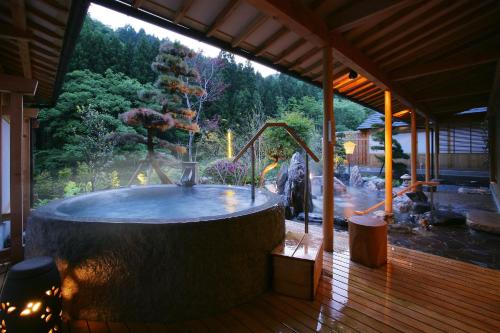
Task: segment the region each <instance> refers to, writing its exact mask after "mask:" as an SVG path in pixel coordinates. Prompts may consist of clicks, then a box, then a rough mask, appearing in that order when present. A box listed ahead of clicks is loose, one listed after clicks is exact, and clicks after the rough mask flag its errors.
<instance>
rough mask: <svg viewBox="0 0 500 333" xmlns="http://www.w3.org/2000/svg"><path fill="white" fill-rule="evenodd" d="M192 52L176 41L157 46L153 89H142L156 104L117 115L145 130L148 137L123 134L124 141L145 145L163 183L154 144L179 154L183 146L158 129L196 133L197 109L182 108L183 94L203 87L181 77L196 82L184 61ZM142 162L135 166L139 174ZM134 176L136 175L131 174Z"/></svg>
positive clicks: (146, 98)
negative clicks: (154, 107) (155, 77)
mask: <svg viewBox="0 0 500 333" xmlns="http://www.w3.org/2000/svg"><path fill="white" fill-rule="evenodd" d="M194 55H195V54H194V52H193V51H191V50H190V49H188V48H187V47H185V46H183V45H181V44H179V43H170V42H165V43H162V44H161V45H160V49H159V54H158V56H157V57H156V58H155V60H154V61H153V63H152V64H151V68H152V70H153V71H154V72H155V73H156V74H157V79H156V81H155V83H154V89H151V90H146V91H141V92H140V93H139V97H140V98H141V100H143V101H145V102H149V103H154V104H155V105H157V109H156V110H155V109H152V108H145V107H143V108H136V109H131V110H129V111H127V112H125V113H123V114H121V115H120V117H121V119H122V120H123V122H125V123H126V124H128V125H134V126H135V125H139V126H142V127H144V128H145V129H146V130H147V138H138V136H137V135H126V137H125V138H123V137H122V139H121V142H123V141H125V142H126V141H135V142H137V143H142V144H145V145H146V146H147V149H148V156H147V160H146V161H144V162H145V163H147V164H150V165H151V166H152V167H153V169H154V170H155V172H156V173H157V174H158V176H159V178H160V180H161V182H162V183H164V184H165V183H171V181H170V180H169V179H168V177H167V176H166V175H165V174H164V173H163V172H162V170H161V168H160V160H161V157H160V156H159V155H157V154H156V152H155V146H160V147H162V148H166V149H169V150H170V151H172V152H174V153H178V154H185V153H186V148H185V147H183V146H179V145H175V144H173V143H171V142H168V141H167V140H163V139H160V138H157V136H158V134H159V133H160V132H165V131H167V130H170V129H180V130H184V131H187V132H198V131H199V127H198V124H195V123H192V119H193V118H194V117H195V116H196V112H195V111H193V110H191V109H189V108H186V107H184V105H183V96H184V95H186V94H187V95H192V96H201V95H203V94H204V91H203V89H202V88H201V87H200V86H198V85H188V84H186V83H184V81H183V80H182V78H192V79H193V80H190V81H189V82H198V80H197V78H198V75H199V74H198V72H197V71H196V70H194V69H192V68H190V67H189V66H188V65H187V63H186V60H187V59H188V58H192V57H193V56H194ZM141 167H142V165H140V166H139V168H138V169H137V172H136V173H138V172H139V171H140V168H141ZM133 178H135V174H134V176H133Z"/></svg>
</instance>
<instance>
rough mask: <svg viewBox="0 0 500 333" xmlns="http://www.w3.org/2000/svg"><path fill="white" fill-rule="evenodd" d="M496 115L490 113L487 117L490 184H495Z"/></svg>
mask: <svg viewBox="0 0 500 333" xmlns="http://www.w3.org/2000/svg"><path fill="white" fill-rule="evenodd" d="M495 120H496V115H495V114H494V113H492V114H491V115H490V116H489V117H488V154H489V162H490V183H491V184H496V183H497V156H496V140H497V136H496V129H495V122H496V121H495Z"/></svg>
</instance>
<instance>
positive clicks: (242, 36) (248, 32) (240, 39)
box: [231, 13, 268, 47]
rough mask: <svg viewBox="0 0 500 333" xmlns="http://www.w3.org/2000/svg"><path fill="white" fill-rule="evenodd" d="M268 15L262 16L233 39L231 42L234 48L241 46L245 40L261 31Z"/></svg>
mask: <svg viewBox="0 0 500 333" xmlns="http://www.w3.org/2000/svg"><path fill="white" fill-rule="evenodd" d="M267 18H268V17H267V15H264V14H260V13H259V15H258V16H257V17H256V18H255V19H254V20H253V21H252V22H251V23H250V24H249V25H248V26H246V27H245V28H244V29H243V31H241V32H240V33H239V34H238V35H237V36H235V37H234V38H233V40H232V41H231V46H232V47H237V46H238V45H240V44H241V42H243V41H244V40H245V39H247V38H248V37H249V36H250V35H251V34H252V33H254V32H255V30H257V29H259V28H260V27H261V26H262V25H263V24H264V23H265V22H266V21H267Z"/></svg>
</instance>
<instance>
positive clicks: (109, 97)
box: [34, 17, 371, 202]
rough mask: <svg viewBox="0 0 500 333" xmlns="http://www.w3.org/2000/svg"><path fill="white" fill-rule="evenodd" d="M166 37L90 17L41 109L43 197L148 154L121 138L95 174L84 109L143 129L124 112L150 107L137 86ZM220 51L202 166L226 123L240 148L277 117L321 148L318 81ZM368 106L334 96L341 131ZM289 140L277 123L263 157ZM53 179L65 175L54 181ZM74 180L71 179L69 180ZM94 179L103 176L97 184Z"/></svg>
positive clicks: (177, 136) (38, 150) (118, 128)
mask: <svg viewBox="0 0 500 333" xmlns="http://www.w3.org/2000/svg"><path fill="white" fill-rule="evenodd" d="M160 43H161V41H160V40H159V39H158V38H156V37H154V36H151V35H148V34H146V33H145V32H144V30H142V29H141V30H139V31H135V30H134V29H133V28H132V27H130V26H126V27H123V28H119V29H117V30H113V29H111V28H109V27H107V26H105V25H104V24H102V23H101V22H99V21H96V20H93V19H91V18H90V17H87V18H86V20H85V23H84V25H83V29H82V31H81V34H80V37H79V39H78V41H77V44H76V47H75V51H74V54H73V57H72V59H71V62H70V65H69V71H68V74H67V75H66V77H65V81H64V84H63V87H62V90H61V94H60V96H59V98H58V100H57V102H56V104H55V105H54V106H53V107H50V108H45V109H42V110H41V111H40V114H39V122H40V126H39V129H38V130H37V131H36V139H35V152H34V158H35V173H34V177H35V198H37V199H38V200H40V201H42V202H43V201H44V200H48V199H52V198H55V197H62V196H64V195H65V194H68V193H70V194H71V193H73V194H74V193H75V192H77V193H81V192H85V191H88V190H89V188H91V189H104V188H110V187H116V186H119V185H120V184H122V185H124V184H126V182H127V181H128V178H129V177H130V175H131V174H132V173H133V171H134V169H135V167H136V166H137V164H138V163H139V161H140V160H141V159H142V158H144V155H145V153H146V152H145V149H144V147H142V146H143V145H125V146H123V147H119V148H117V147H115V148H114V149H113V152H112V155H111V156H110V157H108V161H107V162H106V163H105V165H103V167H102V168H101V169H102V170H99V171H98V173H99V177H97V178H99V180H98V181H97V180H96V176H95V170H94V171H92V170H89V165H88V164H89V161H88V159H86V157H85V154H84V153H83V152H85V151H86V150H85V149H86V145H87V146H88V144H87V143H86V142H84V141H85V140H84V139H82V138H88V137H89V135H91V134H92V133H90V131H91V128H90V127H89V126H88V124H85V122H84V121H82V114H81V112H80V113H79V112H78V110H79V109H80V110H89V108H90V109H91V110H92V112H93V113H95V115H96V117H97V118H98V121H97V123H98V124H99V127H100V130H103V131H107V132H109V133H132V134H134V133H137V134H141V135H145V134H146V133H145V132H144V130H143V129H141V128H135V127H131V126H127V125H126V124H124V123H122V122H121V121H120V120H119V119H118V115H119V114H120V113H123V112H126V111H128V110H130V109H131V108H136V107H148V105H145V104H144V102H142V101H141V100H140V99H139V98H138V91H142V90H150V89H152V83H153V82H154V80H155V75H154V73H153V71H152V70H151V63H152V62H153V60H154V58H155V57H156V55H157V54H158V48H159V45H160ZM186 46H187V47H189V45H186ZM200 57H202V58H200V59H201V60H204V61H205V63H206V61H207V59H208V58H206V57H204V55H203V54H201V55H200ZM208 60H210V59H208ZM213 61H214V63H216V64H217V72H216V77H217V80H218V81H217V87H218V88H216V89H218V91H217V98H213V99H207V100H205V101H204V102H203V103H204V104H203V112H202V113H200V118H199V119H197V121H198V123H199V125H200V127H201V131H200V133H198V134H196V135H194V136H193V137H192V140H193V141H194V145H193V150H194V151H193V155H194V159H195V160H197V161H198V162H200V164H201V169H202V172H203V169H204V167H205V166H207V165H209V164H210V163H212V162H213V161H215V160H218V159H221V158H224V157H225V153H226V140H225V135H226V132H227V130H228V129H231V130H232V131H233V133H234V150H235V151H237V150H238V148H240V147H242V146H243V144H244V143H245V142H246V140H248V139H249V138H250V137H251V135H252V133H254V132H255V131H256V130H257V129H258V128H259V127H260V126H261V125H262V124H263V123H264V122H265V121H266V120H269V119H285V120H286V121H289V122H295V126H297V128H299V129H300V131H301V135H302V136H304V138H305V139H306V141H307V142H308V143H309V144H310V145H311V146H312V148H313V149H314V150H315V151H316V152H317V153H318V155H321V133H322V112H323V105H322V94H321V90H320V89H319V88H317V87H315V86H312V85H309V84H307V83H304V82H302V81H299V80H297V79H294V78H291V77H289V76H287V75H283V74H277V75H271V76H267V77H262V76H261V75H260V74H259V73H257V72H256V71H255V70H254V68H253V67H252V66H251V64H250V62H246V63H243V64H242V63H237V62H236V60H235V58H234V56H233V55H232V54H230V53H228V52H223V51H222V52H221V53H220V54H219V57H218V58H217V59H213ZM202 63H203V61H202ZM222 87H223V89H221V88H222ZM370 112H371V111H370V110H369V109H366V108H364V107H362V106H360V105H358V104H355V103H352V102H350V101H348V100H346V99H343V98H341V97H339V96H335V118H336V124H337V131H344V130H355V129H356V127H357V126H358V125H359V124H360V123H361V122H362V121H363V120H364V119H365V118H366V116H367V115H368V114H369V113H370ZM101 127H102V128H101ZM161 135H162V136H163V137H161V138H162V139H165V140H168V141H170V142H172V143H175V144H182V145H187V144H188V142H189V134H188V133H183V132H182V131H177V130H175V131H167V132H165V133H162V134H161ZM286 140H287V138H284V137H283V135H282V134H281V133H278V132H274V133H273V132H271V133H270V134H268V135H266V138H265V140H260V141H259V142H258V147H257V156H258V166H260V167H262V166H263V165H265V164H266V163H267V162H268V160H267V158H268V157H269V152H270V150H269V146H275V143H276V142H282V143H283V145H284V146H286V147H285V150H286V152H285V155H286V156H289V155H290V152H291V151H292V150H293V149H294V148H293V146H291V144H289V142H287V141H286ZM265 141H267V143H266V142H265ZM165 154H167V155H168V154H170V153H169V152H165ZM170 157H171V160H172V163H171V167H167V169H168V170H167V174H168V175H169V177H172V178H173V179H175V176H176V175H177V174H178V173H179V170H178V169H176V167H177V166H178V161H177V160H176V159H177V158H183V157H181V156H170ZM184 159H185V157H184ZM243 162H245V161H243ZM90 169H92V167H90ZM93 173H94V176H92V174H93ZM92 177H93V178H94V180H93V179H92ZM141 177H143V178H144V175H142V176H141ZM139 181H140V180H139ZM153 181H154V179H153ZM51 182H54V183H58V184H55V185H50V183H51ZM69 182H72V183H71V186H67V185H68V183H69ZM89 182H90V183H91V186H89ZM96 182H97V183H98V184H94V183H96ZM59 183H60V184H59ZM75 187H76V188H77V189H75ZM65 188H66V192H65Z"/></svg>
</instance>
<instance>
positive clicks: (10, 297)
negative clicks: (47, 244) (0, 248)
mask: <svg viewBox="0 0 500 333" xmlns="http://www.w3.org/2000/svg"><path fill="white" fill-rule="evenodd" d="M61 322H62V294H61V278H60V277H59V272H58V270H57V267H56V264H55V262H54V260H53V259H52V258H50V257H37V258H32V259H28V260H25V261H22V262H20V263H18V264H16V265H14V266H12V268H11V269H10V271H9V272H8V273H7V277H6V280H5V286H4V288H3V290H2V295H1V297H0V325H1V327H0V332H1V333H9V332H30V333H38V332H44V333H47V332H48V333H56V332H61Z"/></svg>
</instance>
